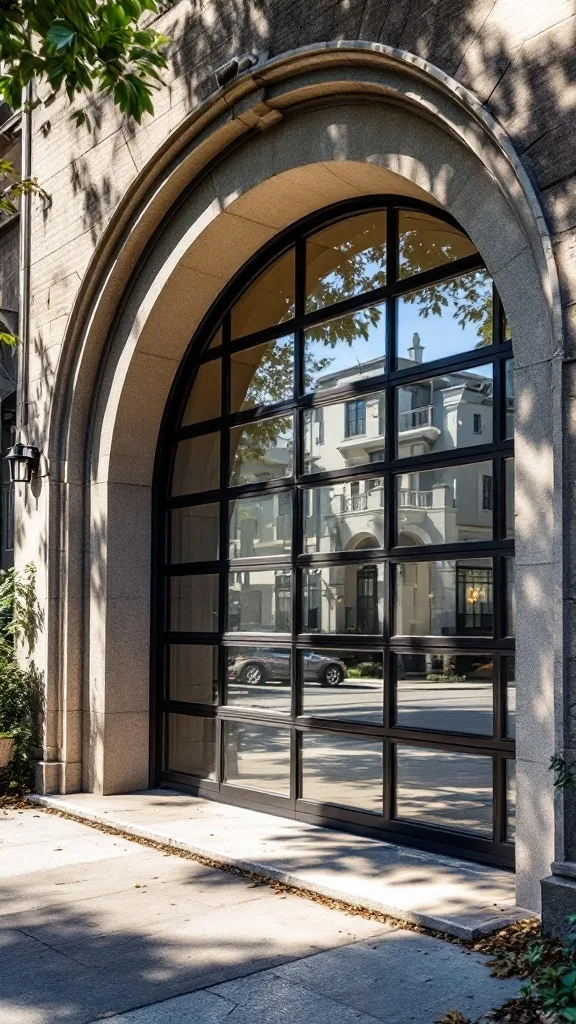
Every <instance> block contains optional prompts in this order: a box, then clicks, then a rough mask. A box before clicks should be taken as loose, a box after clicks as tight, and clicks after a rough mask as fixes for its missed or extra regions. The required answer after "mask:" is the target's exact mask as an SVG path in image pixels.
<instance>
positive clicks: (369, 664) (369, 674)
mask: <svg viewBox="0 0 576 1024" xmlns="http://www.w3.org/2000/svg"><path fill="white" fill-rule="evenodd" d="M348 675H349V676H350V678H351V679H381V678H382V666H381V665H378V664H377V662H375V661H362V662H360V664H359V665H355V666H354V667H353V668H349V669H348Z"/></svg>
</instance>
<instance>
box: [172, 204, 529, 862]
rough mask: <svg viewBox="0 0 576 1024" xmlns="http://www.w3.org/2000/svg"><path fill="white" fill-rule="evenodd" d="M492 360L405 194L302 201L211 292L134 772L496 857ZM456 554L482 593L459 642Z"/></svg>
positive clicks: (176, 404) (449, 239)
mask: <svg viewBox="0 0 576 1024" xmlns="http://www.w3.org/2000/svg"><path fill="white" fill-rule="evenodd" d="M511 357H512V345H511V339H510V338H509V336H508V332H507V329H506V324H505V319H504V315H503V311H502V308H501V305H500V302H499V299H498V296H497V294H496V293H495V291H494V288H493V285H492V282H491V280H490V278H489V276H488V274H487V272H486V270H485V267H484V265H483V262H482V258H481V256H480V255H479V253H478V252H477V251H476V250H475V248H474V246H473V245H472V243H471V241H470V239H469V238H467V236H466V235H465V234H464V233H463V232H462V231H461V230H460V229H459V227H458V225H457V224H456V223H455V222H454V221H453V220H452V219H451V218H450V217H448V216H447V215H445V214H444V213H442V212H441V211H439V210H437V209H436V208H433V207H428V206H425V205H424V204H422V203H417V202H415V201H409V200H399V199H398V197H394V198H391V199H386V198H382V199H381V200H379V201H377V200H375V199H374V197H371V198H370V199H369V200H368V199H367V200H366V201H356V202H354V203H348V204H347V205H346V206H338V207H337V208H331V209H328V210H326V211H323V212H322V213H321V214H319V215H316V216H315V217H313V218H310V219H309V220H307V221H306V222H304V223H301V224H299V225H296V226H295V227H294V228H292V229H290V230H289V231H288V232H286V233H285V234H283V235H282V236H281V237H279V238H278V240H277V243H276V245H275V247H274V248H273V249H268V250H267V252H266V255H265V257H262V258H261V259H260V260H258V259H256V260H254V261H253V262H252V263H251V264H250V265H249V266H248V267H246V268H245V270H244V271H242V272H241V274H240V275H239V276H238V278H237V279H236V280H235V281H233V282H232V283H231V285H230V288H229V289H228V290H227V291H226V293H225V294H224V295H223V296H222V297H221V299H220V300H219V301H218V303H217V304H216V306H215V307H214V309H213V310H212V312H211V314H210V315H209V317H208V318H207V319H206V321H205V324H204V326H203V328H202V329H201V330H200V331H199V333H198V335H197V337H196V339H195V340H194V343H193V345H192V347H191V350H190V353H189V355H188V357H187V358H186V360H185V361H184V364H183V366H182V368H181V372H180V376H179V380H178V382H177V386H176V387H175V389H174V394H173V399H172V402H171V405H170V407H169V409H168V410H167V413H166V419H167V421H168V422H169V423H170V424H172V442H171V455H170V458H169V459H167V458H166V451H165V450H164V451H163V452H160V453H159V459H160V460H161V462H162V466H168V467H169V472H164V470H162V471H159V473H158V480H159V484H158V507H159V510H160V511H159V515H158V524H157V534H158V550H160V551H163V552H166V562H165V565H164V567H163V569H162V574H163V578H164V580H165V587H164V589H163V591H162V594H161V601H160V605H161V607H159V609H158V614H159V617H160V621H159V623H158V630H159V636H160V642H159V644H158V648H159V652H160V653H159V656H158V661H157V695H158V712H159V714H158V721H159V722H160V723H161V725H160V728H159V733H158V743H159V745H160V747H161V750H162V755H161V765H162V769H161V773H160V778H159V780H156V781H165V782H167V783H170V784H179V785H183V786H186V787H188V788H190V789H191V790H192V791H195V792H202V793H206V794H210V795H213V796H214V797H217V798H219V799H224V800H230V801H232V802H239V803H245V804H248V805H250V806H255V807H261V808H270V809H275V810H276V811H278V812H279V813H283V814H288V815H292V816H296V817H302V818H303V819H306V820H315V821H323V822H326V823H335V822H341V823H342V822H345V823H346V824H347V825H348V826H351V827H354V826H355V827H358V828H361V829H363V830H369V831H370V832H373V833H374V834H382V835H384V834H386V835H395V834H396V835H401V836H404V837H406V838H407V839H409V840H410V841H413V842H416V843H417V842H424V843H426V844H433V845H435V846H436V847H437V848H441V849H451V850H452V849H453V850H454V851H458V852H460V853H467V854H469V855H473V856H479V857H482V858H485V859H489V860H493V861H499V862H508V863H510V862H511V861H512V859H513V845H512V842H511V840H512V832H511V810H512V798H513V785H512V784H513V763H514V762H513V755H514V744H513V739H512V735H511V715H510V714H507V705H506V696H507V692H508V691H507V682H508V681H509V680H510V679H511V678H513V651H514V641H513V617H512V580H513V574H512V571H513V550H514V542H513V538H512V536H511V532H510V528H509V527H510V524H511V523H512V522H513V519H512V517H511V512H512V509H511V493H512V492H511V490H510V489H509V488H508V489H507V483H508V480H509V479H510V476H511V470H512V458H513V392H512V388H511V380H512V377H511V373H510V367H511ZM506 495H507V496H508V497H506ZM408 541H410V543H408ZM464 565H465V566H466V570H467V572H469V573H470V572H471V573H474V574H475V575H474V581H477V580H478V579H480V575H482V578H483V579H484V584H483V594H484V597H485V595H486V592H487V588H488V585H490V587H493V588H494V592H497V593H498V594H499V595H500V596H499V599H498V601H493V602H492V604H491V605H490V607H488V602H486V601H485V600H484V606H485V607H484V608H483V611H482V614H481V615H480V616H479V617H478V616H477V615H476V617H475V616H474V614H472V619H473V620H474V621H475V622H478V623H479V628H478V629H477V630H476V632H475V633H474V636H473V640H474V643H473V644H472V643H471V637H470V636H469V635H465V634H464V633H463V632H462V631H461V626H460V623H461V622H462V617H461V610H459V604H458V602H459V601H460V600H461V596H462V594H463V595H464V598H463V599H464V601H465V602H471V603H474V602H477V601H479V600H481V595H480V589H482V588H479V587H477V586H473V585H472V584H470V586H468V587H465V588H464V589H462V586H461V583H460V582H459V581H461V579H462V571H461V570H462V566H464ZM458 595H460V597H459V596H458ZM456 664H457V670H456V668H455V667H454V666H455V665H456ZM480 681H481V682H480ZM487 702H488V703H487ZM487 707H489V710H488V711H487Z"/></svg>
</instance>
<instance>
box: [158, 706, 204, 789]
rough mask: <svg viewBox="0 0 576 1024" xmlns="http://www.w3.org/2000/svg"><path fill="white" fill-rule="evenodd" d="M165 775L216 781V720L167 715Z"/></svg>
mask: <svg viewBox="0 0 576 1024" xmlns="http://www.w3.org/2000/svg"><path fill="white" fill-rule="evenodd" d="M167 718H168V765H167V767H168V771H171V772H185V773H186V775H197V776H199V777H200V778H201V779H215V778H216V719H215V718H200V717H195V716H193V715H168V716H167Z"/></svg>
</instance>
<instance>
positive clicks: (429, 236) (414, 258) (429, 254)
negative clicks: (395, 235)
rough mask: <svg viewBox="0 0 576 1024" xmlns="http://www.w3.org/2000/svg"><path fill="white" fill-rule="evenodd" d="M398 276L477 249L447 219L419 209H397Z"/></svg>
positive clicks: (417, 271)
mask: <svg viewBox="0 0 576 1024" xmlns="http://www.w3.org/2000/svg"><path fill="white" fill-rule="evenodd" d="M398 231H399V260H398V264H399V266H398V271H399V277H401V278H404V277H413V276H414V274H422V273H424V271H426V270H434V269H435V268H436V267H442V266H445V265H446V264H449V263H452V262H453V261H454V260H460V259H463V258H464V257H465V256H471V255H472V254H473V253H475V252H476V247H475V246H474V245H473V243H472V242H471V241H470V239H469V238H468V237H467V236H466V235H465V234H464V233H463V232H462V231H459V230H458V228H456V227H454V226H453V225H452V224H448V223H447V222H446V221H442V220H439V219H438V218H437V217H431V216H430V215H429V214H427V213H422V212H421V211H420V210H400V211H399V213H398Z"/></svg>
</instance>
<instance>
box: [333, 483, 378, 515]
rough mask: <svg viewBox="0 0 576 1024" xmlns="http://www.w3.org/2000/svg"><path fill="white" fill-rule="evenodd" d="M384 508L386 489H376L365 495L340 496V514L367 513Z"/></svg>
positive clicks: (366, 492)
mask: <svg viewBox="0 0 576 1024" xmlns="http://www.w3.org/2000/svg"><path fill="white" fill-rule="evenodd" d="M383 507H384V488H383V487H374V488H373V489H372V490H371V491H365V492H364V494H351V495H345V494H341V495H340V512H341V513H342V512H366V511H367V510H368V509H373V508H383Z"/></svg>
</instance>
